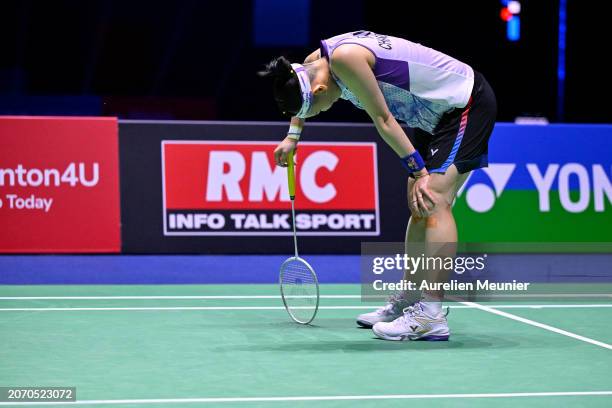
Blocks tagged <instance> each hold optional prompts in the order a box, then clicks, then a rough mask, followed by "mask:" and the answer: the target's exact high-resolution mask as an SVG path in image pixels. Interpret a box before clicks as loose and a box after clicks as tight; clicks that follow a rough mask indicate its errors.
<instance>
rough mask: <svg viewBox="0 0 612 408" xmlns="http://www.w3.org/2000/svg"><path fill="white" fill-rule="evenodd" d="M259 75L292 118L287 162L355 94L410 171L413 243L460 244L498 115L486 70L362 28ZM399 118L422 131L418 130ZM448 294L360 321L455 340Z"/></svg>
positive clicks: (388, 330)
mask: <svg viewBox="0 0 612 408" xmlns="http://www.w3.org/2000/svg"><path fill="white" fill-rule="evenodd" d="M260 75H262V76H266V77H271V78H272V79H273V91H274V98H275V100H276V102H277V104H278V107H279V108H280V110H281V111H282V112H284V113H286V114H290V115H292V118H291V124H290V127H289V131H288V134H287V137H286V138H285V139H284V140H283V141H282V142H281V143H280V144H279V145H278V146H277V148H276V150H275V151H274V157H275V160H276V163H277V164H278V165H279V166H286V163H287V156H288V154H289V153H290V152H292V151H293V150H294V149H295V148H296V146H297V144H298V140H299V137H300V132H301V130H302V128H303V126H304V119H306V118H310V117H313V116H315V115H317V114H318V113H319V112H321V111H326V110H328V109H329V108H330V107H331V106H332V105H333V104H334V102H336V101H337V100H338V99H339V98H342V99H347V100H349V101H351V102H352V103H353V104H354V105H355V106H356V107H358V108H360V109H364V110H365V111H366V112H367V113H368V115H369V116H370V118H371V119H372V122H373V123H374V125H375V126H376V129H377V131H378V133H379V134H380V136H381V137H382V139H383V140H384V141H385V142H386V143H387V144H388V145H389V146H390V147H391V148H392V149H393V150H394V151H395V153H396V154H397V156H398V158H399V160H400V161H401V163H402V164H403V166H404V167H405V168H406V170H407V171H408V173H409V175H410V177H409V179H408V205H409V207H410V210H411V217H410V220H409V222H408V228H407V230H406V247H407V248H409V246H410V243H411V242H424V243H435V242H438V243H440V242H445V243H449V242H450V243H453V242H456V241H457V227H456V225H455V220H454V218H453V214H452V211H451V210H452V209H451V206H452V203H453V200H454V198H455V195H456V193H457V191H458V190H459V188H460V187H461V185H462V184H463V182H464V181H465V180H466V178H467V176H468V174H469V172H470V171H472V170H474V169H477V168H480V167H486V166H487V163H488V162H487V150H488V149H487V147H488V141H489V137H490V135H491V132H492V131H493V126H494V123H495V116H496V112H497V106H496V100H495V95H494V93H493V90H492V89H491V87H490V86H489V84H488V83H487V81H486V80H485V78H484V77H483V76H482V75H481V74H480V73H478V72H476V71H474V70H473V69H472V68H471V67H470V66H469V65H467V64H465V63H463V62H461V61H458V60H457V59H454V58H452V57H450V56H448V55H446V54H443V53H442V52H439V51H436V50H434V49H431V48H428V47H425V46H423V45H421V44H417V43H414V42H410V41H408V40H405V39H402V38H397V37H392V36H388V35H382V34H376V33H373V32H371V31H356V32H350V33H346V34H341V35H338V36H335V37H332V38H329V39H326V40H322V41H321V45H320V48H319V49H318V50H316V51H314V52H312V53H311V54H310V55H309V56H308V57H306V59H305V61H304V63H303V64H297V63H294V64H292V63H290V62H289V61H287V60H286V59H285V58H284V57H279V58H277V59H275V60H273V61H272V62H270V63H269V64H268V65H267V67H266V70H265V71H263V72H261V73H260ZM398 121H402V122H405V123H406V124H407V125H408V126H410V127H412V128H415V132H414V136H413V137H411V138H409V137H408V136H407V135H406V133H405V132H404V130H403V129H402V127H401V126H400V124H399V123H398ZM442 298H443V293H442V292H441V291H424V292H423V293H422V294H419V298H417V299H412V298H411V296H408V295H407V294H405V293H400V294H398V295H395V296H392V297H391V298H390V300H389V302H388V303H387V304H386V305H385V306H383V307H381V308H379V309H378V310H376V311H374V312H371V313H366V314H362V315H360V316H358V318H357V323H358V324H359V325H361V326H365V327H372V330H373V331H374V333H375V334H376V335H377V336H378V337H380V338H383V339H387V340H406V339H410V340H448V338H449V335H450V331H449V328H448V323H447V320H446V316H445V315H444V313H442V304H441V301H442Z"/></svg>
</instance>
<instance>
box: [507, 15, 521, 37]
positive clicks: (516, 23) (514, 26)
mask: <svg viewBox="0 0 612 408" xmlns="http://www.w3.org/2000/svg"><path fill="white" fill-rule="evenodd" d="M506 37H508V40H510V41H518V40H520V39H521V19H520V17H519V16H516V15H515V16H512V18H511V19H510V20H508V22H507V23H506Z"/></svg>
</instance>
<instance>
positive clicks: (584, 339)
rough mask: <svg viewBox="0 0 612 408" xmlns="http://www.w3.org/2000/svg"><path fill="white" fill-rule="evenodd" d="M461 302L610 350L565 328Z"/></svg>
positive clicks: (598, 342)
mask: <svg viewBox="0 0 612 408" xmlns="http://www.w3.org/2000/svg"><path fill="white" fill-rule="evenodd" d="M461 303H463V304H464V305H466V306H471V307H475V308H477V309H480V310H483V311H485V312H489V313H493V314H496V315H498V316H503V317H506V318H508V319H512V320H516V321H517V322H521V323H525V324H529V325H531V326H535V327H539V328H540V329H544V330H548V331H551V332H553V333H557V334H561V335H563V336H567V337H571V338H573V339H576V340H580V341H584V342H585V343H589V344H593V345H595V346H599V347H603V348H606V349H608V350H612V345H610V344H608V343H604V342H601V341H598V340H593V339H591V338H588V337H584V336H581V335H579V334H576V333H572V332H568V331H566V330H563V329H559V328H557V327H553V326H549V325H547V324H544V323H539V322H536V321H534V320H530V319H525V318H524V317H520V316H517V315H513V314H511V313H508V312H503V311H501V310H497V309H495V308H493V307H489V306H484V305H481V304H479V303H474V302H461Z"/></svg>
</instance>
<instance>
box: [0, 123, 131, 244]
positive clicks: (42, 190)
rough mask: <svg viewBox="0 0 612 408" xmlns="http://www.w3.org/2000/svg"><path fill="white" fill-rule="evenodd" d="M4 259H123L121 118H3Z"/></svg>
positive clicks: (0, 238)
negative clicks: (26, 255)
mask: <svg viewBox="0 0 612 408" xmlns="http://www.w3.org/2000/svg"><path fill="white" fill-rule="evenodd" d="M0 225H2V229H1V230H0V252H22V253H23V252H119V250H120V247H121V244H120V221H119V153H118V136H117V119H116V118H65V117H27V116H20V117H0Z"/></svg>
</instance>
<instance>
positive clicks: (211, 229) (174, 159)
mask: <svg viewBox="0 0 612 408" xmlns="http://www.w3.org/2000/svg"><path fill="white" fill-rule="evenodd" d="M275 145H276V143H273V142H250V141H182V140H166V141H163V142H162V188H163V200H164V201H163V211H164V214H163V217H164V235H290V234H291V230H292V227H291V219H290V218H289V216H290V212H289V209H290V205H289V192H288V186H287V169H285V168H282V167H278V166H276V165H275V163H274V158H273V150H274V146H275ZM295 221H296V229H297V230H298V231H300V233H301V234H302V235H379V234H380V226H379V224H380V219H379V207H378V174H377V164H376V145H375V144H374V143H357V142H350V143H333V144H332V143H324V142H302V143H300V147H299V149H298V151H297V155H296V220H295Z"/></svg>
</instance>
